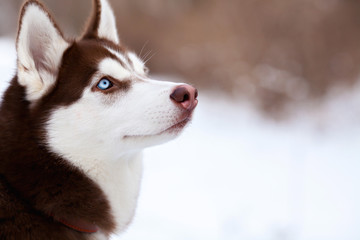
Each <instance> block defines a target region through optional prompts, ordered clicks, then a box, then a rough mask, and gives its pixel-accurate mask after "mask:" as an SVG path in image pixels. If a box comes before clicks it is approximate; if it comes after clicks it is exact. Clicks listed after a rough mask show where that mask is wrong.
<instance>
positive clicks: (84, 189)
mask: <svg viewBox="0 0 360 240" xmlns="http://www.w3.org/2000/svg"><path fill="white" fill-rule="evenodd" d="M30 3H35V4H39V3H38V2H37V1H34V0H31V1H29V2H27V3H25V5H24V8H25V7H26V6H27V5H28V4H30ZM95 3H97V4H95V6H97V7H99V2H98V1H95ZM39 6H41V7H42V9H44V10H45V8H44V7H43V6H42V5H40V4H39ZM24 8H23V10H22V13H21V16H23V14H24ZM98 11H99V9H97V10H96V13H98ZM49 16H50V14H49ZM98 16H99V14H95V17H98ZM20 19H21V18H20ZM50 19H52V18H51V17H50ZM52 21H53V20H52ZM97 21H98V20H96V18H95V19H94V20H93V21H92V22H93V24H94V26H96V24H97V25H98V22H97ZM20 23H21V20H20ZM53 23H54V26H56V24H55V22H54V21H53ZM89 29H90V30H89V32H92V31H91V29H92V27H90V28H89ZM59 32H60V30H59ZM60 33H61V32H60ZM99 43H101V44H99ZM104 44H106V45H108V46H110V47H112V48H114V49H117V50H120V51H125V48H123V47H122V46H117V45H115V44H114V43H112V42H110V41H106V40H104V39H102V40H101V39H97V38H95V36H93V35H91V34H90V33H89V34H87V35H85V37H84V39H82V40H79V41H77V42H75V41H74V42H73V43H72V44H71V45H70V47H69V48H68V49H67V50H66V51H65V53H64V55H63V59H62V63H61V67H60V69H59V74H58V78H57V81H56V84H55V86H54V87H53V88H52V89H51V90H50V91H49V92H48V93H47V95H46V96H44V97H43V98H42V99H40V100H39V102H38V103H37V104H36V105H35V106H34V107H33V108H30V102H28V101H27V100H25V99H26V98H25V89H24V87H22V86H20V85H19V84H18V81H17V76H15V77H14V78H13V80H12V82H11V84H10V87H9V88H8V89H7V91H6V92H5V94H4V97H3V100H2V105H1V108H0V239H10V240H11V239H22V240H26V239H40V240H41V239H80V240H81V239H88V237H89V236H90V234H87V233H81V232H78V231H75V230H74V229H71V228H69V227H67V226H65V225H64V224H62V223H60V222H61V220H62V219H81V220H83V221H86V222H89V223H93V224H95V225H96V226H97V227H99V228H100V230H101V231H102V232H104V233H105V234H107V235H109V234H110V233H112V231H113V230H114V228H115V223H114V220H113V216H112V215H111V213H110V206H109V203H108V201H107V199H106V197H105V195H104V193H103V192H102V190H101V189H100V188H99V187H98V185H97V184H96V183H95V182H93V181H92V180H91V179H89V178H88V177H87V176H86V175H85V174H84V173H82V172H81V171H80V170H79V169H77V168H75V167H73V166H71V165H70V164H69V163H68V162H67V161H66V160H65V159H62V158H61V157H60V156H57V155H55V154H54V153H52V152H51V151H49V149H48V148H47V147H46V144H45V137H46V136H45V134H44V123H45V122H46V121H47V119H48V117H49V113H50V112H51V111H52V110H53V109H55V108H57V107H60V106H67V105H69V104H71V103H73V102H75V101H76V100H78V99H79V98H80V96H81V94H82V91H83V89H84V88H85V87H86V86H87V85H88V84H89V81H90V79H91V77H92V76H93V74H94V73H95V71H96V66H97V64H98V63H99V61H100V60H102V59H103V58H105V57H112V58H116V56H114V55H113V54H111V53H110V52H109V51H107V50H106V49H105V48H104V47H102V46H101V45H104ZM64 96H66V97H64Z"/></svg>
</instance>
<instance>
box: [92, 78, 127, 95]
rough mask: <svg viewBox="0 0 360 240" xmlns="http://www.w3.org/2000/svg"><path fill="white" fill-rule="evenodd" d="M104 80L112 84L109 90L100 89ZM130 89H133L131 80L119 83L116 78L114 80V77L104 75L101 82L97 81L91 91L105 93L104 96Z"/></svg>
mask: <svg viewBox="0 0 360 240" xmlns="http://www.w3.org/2000/svg"><path fill="white" fill-rule="evenodd" d="M104 79H106V80H108V81H109V82H110V83H111V86H110V87H109V88H107V89H101V88H99V87H98V85H99V83H100V82H101V81H102V80H104ZM130 88H131V80H122V81H119V80H117V79H116V78H113V77H111V76H109V75H104V76H102V77H101V78H99V80H98V81H97V83H96V84H94V85H93V86H92V88H91V91H93V92H101V93H104V94H111V93H114V92H116V91H119V90H122V91H126V90H128V89H130Z"/></svg>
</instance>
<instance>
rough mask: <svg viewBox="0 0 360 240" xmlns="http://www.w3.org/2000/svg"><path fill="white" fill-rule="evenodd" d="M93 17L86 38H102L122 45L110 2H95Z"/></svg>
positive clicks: (95, 0)
mask: <svg viewBox="0 0 360 240" xmlns="http://www.w3.org/2000/svg"><path fill="white" fill-rule="evenodd" d="M93 5H94V6H93V8H94V10H93V15H92V17H91V19H90V23H89V25H88V26H87V30H86V31H85V34H84V38H85V39H86V38H88V39H92V38H100V39H106V40H109V41H112V42H114V43H116V44H119V43H120V40H119V36H118V32H117V28H116V19H115V16H114V12H113V10H112V8H111V6H110V4H109V2H108V0H93Z"/></svg>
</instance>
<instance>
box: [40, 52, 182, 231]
mask: <svg viewBox="0 0 360 240" xmlns="http://www.w3.org/2000/svg"><path fill="white" fill-rule="evenodd" d="M117 54H118V55H121V54H120V53H117ZM128 58H130V59H131V62H132V64H131V63H129V62H125V66H133V67H132V68H130V69H129V68H124V67H122V65H121V64H120V63H119V62H118V61H116V60H114V59H111V58H105V59H103V60H102V61H101V62H100V63H99V66H98V72H97V73H96V74H95V75H94V76H93V79H92V80H91V84H90V85H89V86H88V87H87V88H86V89H85V90H84V92H83V95H82V97H81V98H80V99H79V100H78V101H77V102H75V103H73V104H72V105H70V106H67V107H61V108H58V109H55V110H54V111H53V112H52V114H51V116H50V119H49V121H48V123H47V127H46V132H47V141H48V142H47V144H48V146H49V148H50V149H51V150H52V151H53V152H55V153H57V154H59V155H61V156H63V157H64V158H65V159H67V160H69V161H70V162H71V163H72V164H74V165H75V166H77V167H79V168H80V169H82V170H83V171H84V172H85V173H86V174H87V175H89V176H90V177H91V178H92V179H93V180H94V181H95V182H97V183H98V184H99V185H100V187H101V188H102V189H103V191H104V192H105V194H106V195H107V196H108V199H109V201H110V205H111V207H112V210H113V213H114V216H115V219H116V221H117V226H118V230H122V229H123V228H124V227H125V226H126V225H127V224H128V223H129V222H130V220H131V218H132V216H133V213H134V209H135V206H136V199H137V194H138V190H139V184H140V179H141V172H142V162H141V158H140V157H139V154H140V152H141V150H142V149H143V148H145V147H148V146H151V145H155V144H159V143H162V142H165V141H168V140H170V139H172V138H174V137H175V136H176V134H174V133H171V132H164V131H165V130H166V129H168V128H170V127H172V126H173V125H175V124H176V123H178V122H179V121H180V120H182V119H181V117H182V116H181V115H182V111H181V109H179V107H178V106H176V104H174V103H173V102H172V100H171V99H170V94H171V93H172V91H173V90H174V88H175V87H176V86H177V85H179V84H175V83H169V82H160V81H154V80H151V79H149V78H147V77H146V76H145V75H144V72H143V69H144V68H143V63H142V62H141V60H139V59H138V58H137V57H136V55H134V54H132V56H128ZM135 58H136V59H135ZM121 59H122V60H126V58H125V57H124V56H123V57H122V58H121ZM136 62H137V64H136ZM101 76H111V77H112V78H115V79H117V80H119V81H126V80H130V81H131V87H130V88H129V89H127V90H121V89H120V90H117V91H116V92H113V93H108V94H104V93H102V92H101V91H94V90H93V87H94V85H95V86H96V84H97V83H98V81H99V80H100V79H101Z"/></svg>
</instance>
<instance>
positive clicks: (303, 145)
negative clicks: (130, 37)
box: [0, 39, 360, 240]
mask: <svg viewBox="0 0 360 240" xmlns="http://www.w3.org/2000/svg"><path fill="white" fill-rule="evenodd" d="M0 52H1V57H0V74H1V76H2V80H1V82H0V93H1V91H2V90H3V89H4V88H5V86H6V85H7V84H6V83H7V82H8V80H10V78H11V76H12V75H13V74H14V72H15V62H16V56H15V51H14V43H13V41H12V40H8V39H1V40H0ZM358 106H360V85H358V86H355V87H354V88H353V89H350V90H344V89H341V88H340V87H338V88H334V90H333V91H332V92H331V93H329V95H328V96H327V98H326V99H325V101H322V102H311V103H309V104H307V106H305V105H304V106H302V107H296V108H295V107H294V109H293V110H292V117H291V118H290V119H288V120H285V121H281V122H275V121H273V120H269V119H267V118H265V117H264V116H262V115H260V114H259V113H258V112H257V111H256V110H255V109H254V108H253V107H252V105H251V103H249V102H247V101H244V100H230V99H227V98H226V97H224V96H218V95H214V94H209V93H203V92H202V91H201V90H200V96H199V105H198V108H197V111H196V113H195V116H194V119H193V123H192V124H191V126H189V127H188V128H187V129H186V130H185V132H184V134H183V135H182V136H180V137H179V138H177V139H176V140H175V141H172V142H170V143H167V144H164V145H161V146H157V147H153V148H149V149H147V150H146V151H145V171H144V177H143V184H142V189H141V193H140V198H139V205H138V209H137V213H136V216H135V218H134V221H133V223H132V224H131V225H130V226H129V228H128V230H127V231H126V232H125V233H123V234H121V235H119V236H114V237H113V238H112V239H114V240H115V239H124V240H125V239H126V240H138V239H154V240H155V239H156V240H169V239H171V240H185V239H186V240H203V239H206V240H240V239H241V240H343V239H346V240H358V239H360V227H359V226H360V204H359V202H360V148H359V143H360V108H359V107H358Z"/></svg>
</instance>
